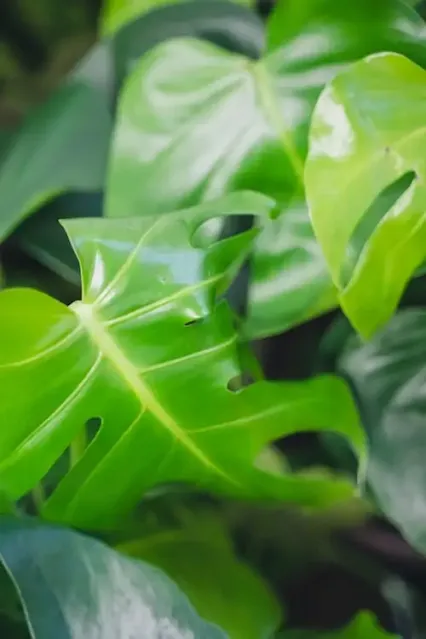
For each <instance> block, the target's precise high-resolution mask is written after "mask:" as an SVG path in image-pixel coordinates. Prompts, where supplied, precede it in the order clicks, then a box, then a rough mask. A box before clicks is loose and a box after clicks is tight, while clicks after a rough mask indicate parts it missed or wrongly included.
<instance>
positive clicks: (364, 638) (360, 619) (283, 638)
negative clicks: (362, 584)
mask: <svg viewBox="0 0 426 639" xmlns="http://www.w3.org/2000/svg"><path fill="white" fill-rule="evenodd" d="M279 639H397V636H396V635H394V634H392V633H389V632H386V630H383V629H382V628H380V626H379V625H378V623H377V621H376V619H375V617H374V615H372V614H371V612H361V613H359V615H358V616H357V617H356V618H355V619H354V620H353V621H352V623H350V624H349V625H348V626H346V628H342V629H341V630H337V631H334V632H312V631H310V630H289V631H284V632H283V633H282V634H281V635H280V636H279Z"/></svg>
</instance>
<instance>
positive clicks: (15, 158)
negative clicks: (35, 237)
mask: <svg viewBox="0 0 426 639" xmlns="http://www.w3.org/2000/svg"><path fill="white" fill-rule="evenodd" d="M111 124H112V123H111V115H110V114H109V112H108V108H107V103H106V100H105V97H104V95H103V93H102V92H97V91H96V90H95V89H93V88H92V87H89V86H87V85H85V84H77V83H74V84H70V85H66V86H64V87H63V88H62V89H60V90H59V91H57V92H56V93H55V94H54V95H53V96H52V97H51V98H50V99H49V100H48V102H46V103H44V104H42V105H40V106H39V107H38V108H37V109H35V111H34V112H32V113H31V115H30V116H29V117H28V119H27V120H26V121H25V122H24V124H23V126H22V127H21V128H20V129H19V131H18V132H17V133H16V135H15V136H14V138H13V139H12V141H11V142H10V143H9V145H8V148H7V151H6V153H4V154H3V155H2V158H1V163H0V206H1V213H0V242H1V241H2V240H3V239H4V238H5V237H7V236H8V235H9V234H10V232H11V231H12V230H13V229H14V228H16V227H17V226H18V225H19V224H20V222H22V220H23V219H24V218H26V217H27V216H28V215H30V213H32V212H33V211H35V210H36V209H37V208H38V207H40V206H41V205H42V204H43V203H44V202H46V201H47V200H49V199H51V198H53V197H54V196H56V195H58V194H59V193H62V192H64V191H69V190H79V191H94V190H98V189H100V188H101V186H102V185H103V182H104V173H105V164H106V159H107V151H108V144H109V137H110V133H111Z"/></svg>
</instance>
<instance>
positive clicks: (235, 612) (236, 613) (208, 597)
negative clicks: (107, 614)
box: [120, 513, 281, 639]
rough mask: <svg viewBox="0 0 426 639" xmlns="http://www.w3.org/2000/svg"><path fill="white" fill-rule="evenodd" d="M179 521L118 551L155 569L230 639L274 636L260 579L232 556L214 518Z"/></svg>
mask: <svg viewBox="0 0 426 639" xmlns="http://www.w3.org/2000/svg"><path fill="white" fill-rule="evenodd" d="M182 519H183V521H182V522H181V524H180V526H179V527H177V526H174V527H171V528H164V527H158V526H157V527H156V529H154V530H152V531H150V533H149V534H147V535H145V536H144V537H141V538H140V539H137V540H135V541H131V542H128V543H126V544H123V545H122V546H120V550H121V551H122V552H124V553H126V554H129V555H131V556H133V557H137V558H139V559H143V560H145V561H147V562H148V563H150V564H153V565H155V566H158V567H159V568H161V569H162V570H163V571H164V572H165V573H166V574H167V575H168V576H169V577H171V578H172V579H173V580H174V581H175V582H176V584H177V585H178V586H179V587H180V588H181V589H182V591H183V592H184V593H185V594H186V595H187V596H188V597H189V599H190V601H191V603H192V604H193V605H194V606H195V608H196V610H197V611H198V613H199V614H200V615H201V616H202V617H203V618H204V619H207V620H208V621H211V622H212V623H215V624H217V625H218V626H219V627H220V628H222V629H223V630H225V631H226V632H227V634H228V635H229V638H230V639H270V638H271V637H272V636H274V633H275V632H276V630H277V627H278V626H279V624H280V621H281V614H280V607H279V605H278V603H277V601H276V600H275V599H274V597H273V595H272V593H271V592H269V590H268V588H267V587H266V584H264V583H263V582H262V580H261V579H260V577H258V576H257V575H256V574H255V573H254V572H253V571H252V570H251V569H250V568H249V566H247V565H246V564H244V563H242V562H241V561H240V560H238V559H237V558H236V556H235V554H234V551H233V549H232V545H231V542H230V539H229V538H228V536H227V534H226V531H225V529H224V526H223V524H222V523H221V522H220V520H219V519H218V518H217V517H214V516H213V515H211V514H210V515H209V514H208V513H198V514H197V516H196V517H195V516H194V515H187V516H186V517H183V518H182Z"/></svg>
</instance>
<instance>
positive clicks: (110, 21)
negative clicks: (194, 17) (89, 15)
mask: <svg viewBox="0 0 426 639" xmlns="http://www.w3.org/2000/svg"><path fill="white" fill-rule="evenodd" d="M197 1H198V2H200V3H203V4H214V3H215V2H216V0H197ZM230 1H232V2H235V3H236V4H240V5H242V6H246V7H250V6H251V5H252V4H253V0H230ZM175 4H193V3H189V2H186V0H106V2H104V6H103V13H102V25H101V28H102V32H103V33H104V34H105V35H111V34H113V33H115V32H116V31H117V30H119V29H120V28H122V27H123V26H125V25H126V24H128V23H129V22H133V21H134V20H136V19H137V18H140V17H141V16H143V15H145V14H147V13H149V12H150V11H155V10H156V9H160V8H161V7H164V6H172V5H175ZM220 4H223V3H220Z"/></svg>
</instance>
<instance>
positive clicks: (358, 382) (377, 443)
mask: <svg viewBox="0 0 426 639" xmlns="http://www.w3.org/2000/svg"><path fill="white" fill-rule="evenodd" d="M425 362H426V312H425V311H424V310H404V311H401V312H399V313H398V314H397V315H396V316H395V317H394V318H392V320H391V321H390V322H389V324H388V325H387V326H386V328H385V329H384V330H383V331H381V332H379V333H378V334H377V335H376V336H375V337H374V339H373V340H372V341H370V342H369V343H368V344H362V343H360V341H359V340H356V341H351V342H349V344H348V347H347V350H346V352H345V353H344V354H343V355H342V357H341V360H340V363H339V367H340V370H341V371H342V372H343V373H344V374H345V376H347V377H348V378H349V379H350V381H351V383H352V384H353V385H354V387H355V390H356V396H357V398H358V401H359V403H360V407H361V415H362V417H363V420H364V423H365V425H366V428H367V430H368V434H369V439H370V449H369V457H368V479H369V482H370V484H371V487H372V489H373V491H374V494H375V496H376V499H377V501H378V503H379V505H380V507H381V508H382V510H383V512H384V513H385V514H386V516H387V517H389V518H390V519H391V520H392V521H394V522H395V523H396V524H397V525H398V526H399V528H400V529H401V530H402V531H403V533H404V534H405V536H406V537H407V538H408V539H409V540H410V542H411V543H412V544H414V546H416V548H418V549H419V550H420V551H422V552H423V553H426V514H425V513H426V468H425V464H424V456H425V455H426V431H425V427H424V425H425V418H426V401H425V393H424V388H425V380H426V364H425Z"/></svg>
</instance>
